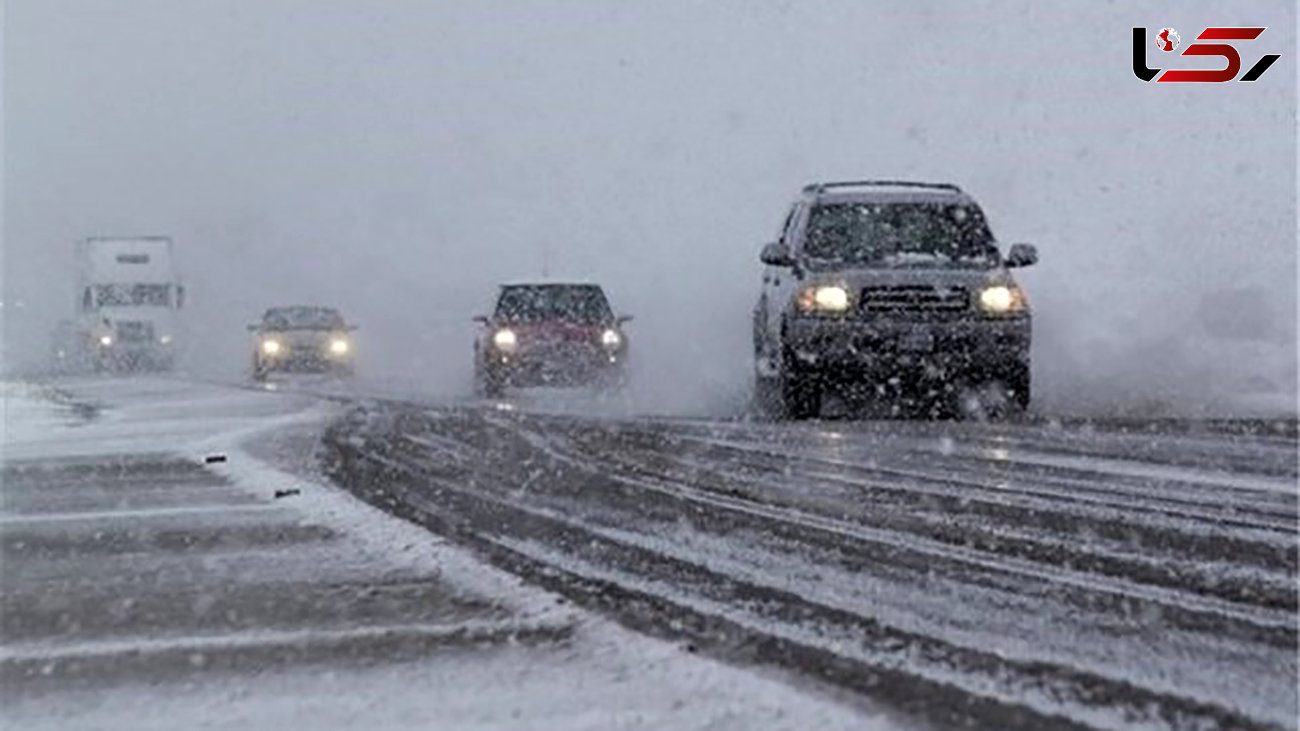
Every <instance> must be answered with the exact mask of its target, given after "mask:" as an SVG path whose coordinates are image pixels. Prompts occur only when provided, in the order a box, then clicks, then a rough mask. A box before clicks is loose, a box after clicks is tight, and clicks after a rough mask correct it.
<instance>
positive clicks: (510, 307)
mask: <svg viewBox="0 0 1300 731" xmlns="http://www.w3.org/2000/svg"><path fill="white" fill-rule="evenodd" d="M496 316H497V319H500V320H522V321H537V320H566V321H570V322H585V323H594V322H605V321H608V320H611V319H613V313H612V312H611V311H610V309H609V302H608V301H606V300H605V293H604V292H602V291H601V289H600V287H597V286H595V285H568V284H559V285H557V284H540V285H534V284H530V285H522V286H509V287H503V288H502V289H501V299H500V300H499V301H498V302H497V313H496Z"/></svg>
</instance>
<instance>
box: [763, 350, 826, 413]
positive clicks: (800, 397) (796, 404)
mask: <svg viewBox="0 0 1300 731" xmlns="http://www.w3.org/2000/svg"><path fill="white" fill-rule="evenodd" d="M754 397H755V401H757V404H758V406H759V408H760V409H761V410H762V412H763V413H765V414H767V415H769V416H772V417H775V418H778V419H815V418H817V416H818V415H819V414H821V408H822V386H821V383H820V379H818V377H817V374H815V373H811V372H808V371H805V370H803V369H800V368H799V367H798V366H796V365H795V364H794V363H793V360H792V358H790V357H789V356H788V355H787V356H786V357H784V358H782V363H781V366H780V370H779V372H778V373H777V374H775V375H771V376H765V375H763V374H761V373H757V372H756V373H755V374H754Z"/></svg>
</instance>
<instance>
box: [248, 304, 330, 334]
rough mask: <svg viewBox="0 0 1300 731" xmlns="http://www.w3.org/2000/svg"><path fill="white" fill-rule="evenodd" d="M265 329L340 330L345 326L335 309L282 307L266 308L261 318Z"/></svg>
mask: <svg viewBox="0 0 1300 731" xmlns="http://www.w3.org/2000/svg"><path fill="white" fill-rule="evenodd" d="M262 327H263V328H265V329H267V330H342V329H344V328H345V327H346V325H345V323H344V322H343V316H342V315H340V314H339V313H338V311H337V310H331V309H329V308H326V307H283V308H277V309H274V310H268V311H267V313H266V316H265V317H263V318H262Z"/></svg>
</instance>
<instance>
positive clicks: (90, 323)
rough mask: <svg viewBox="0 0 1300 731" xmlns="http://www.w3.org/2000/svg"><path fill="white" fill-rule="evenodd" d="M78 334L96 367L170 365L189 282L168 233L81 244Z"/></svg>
mask: <svg viewBox="0 0 1300 731" xmlns="http://www.w3.org/2000/svg"><path fill="white" fill-rule="evenodd" d="M77 264H78V277H77V290H76V292H77V301H76V312H77V316H76V318H75V322H76V323H77V328H76V329H77V335H76V337H77V338H78V340H79V341H80V347H81V350H82V354H83V356H84V358H85V360H86V361H87V362H88V363H89V365H90V366H91V367H92V368H93V369H94V370H97V371H105V370H113V371H118V370H128V371H132V370H170V369H171V368H172V367H173V366H174V365H175V360H176V355H177V352H178V348H179V347H180V345H181V332H180V317H179V313H180V310H181V309H182V308H183V307H184V306H185V287H184V285H182V284H181V282H180V278H179V276H178V275H177V273H176V268H175V264H174V262H173V259H172V241H171V239H170V238H167V237H165V236H135V237H97V238H89V239H86V240H84V241H81V242H79V243H78V245H77Z"/></svg>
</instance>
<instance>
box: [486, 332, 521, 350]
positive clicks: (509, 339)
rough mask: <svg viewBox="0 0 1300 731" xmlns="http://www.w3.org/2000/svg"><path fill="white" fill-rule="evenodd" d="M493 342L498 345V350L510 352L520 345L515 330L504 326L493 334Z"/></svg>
mask: <svg viewBox="0 0 1300 731" xmlns="http://www.w3.org/2000/svg"><path fill="white" fill-rule="evenodd" d="M492 344H493V345H495V346H497V350H500V351H502V352H504V353H509V352H511V351H513V350H514V349H515V348H517V347H519V337H518V336H517V335H515V331H514V330H511V329H509V328H502V329H500V330H497V331H496V333H495V334H493V335H492Z"/></svg>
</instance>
